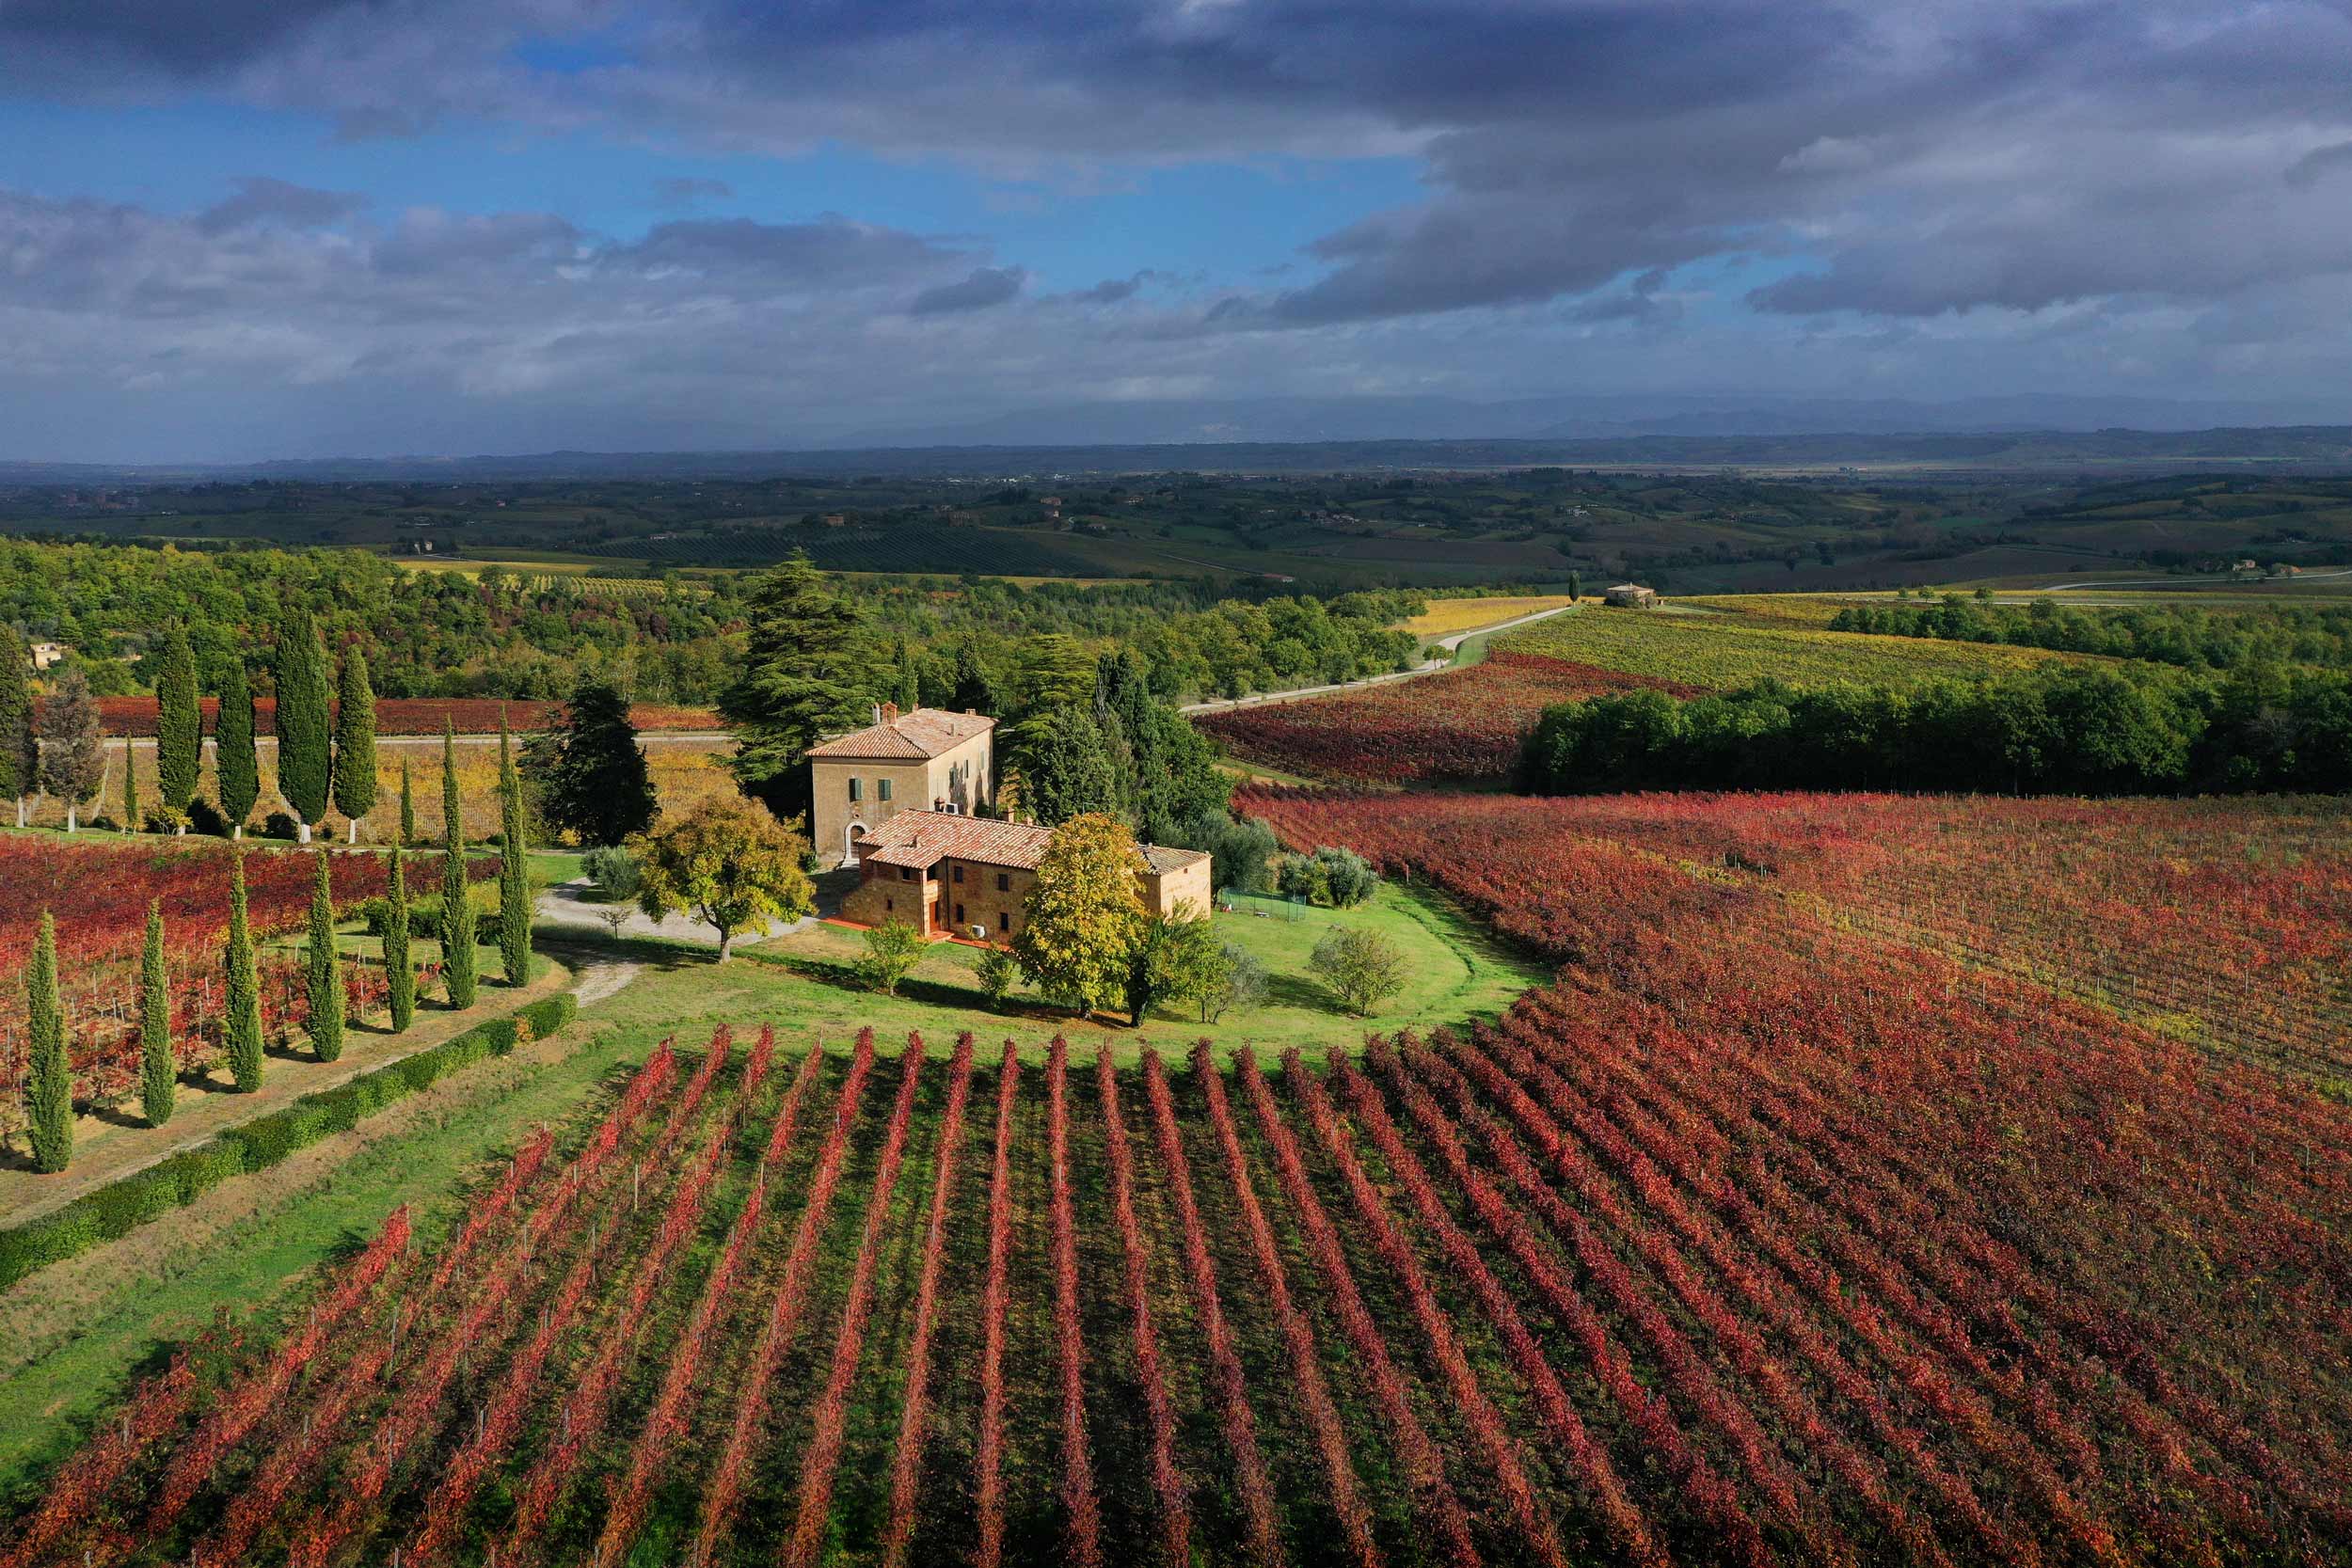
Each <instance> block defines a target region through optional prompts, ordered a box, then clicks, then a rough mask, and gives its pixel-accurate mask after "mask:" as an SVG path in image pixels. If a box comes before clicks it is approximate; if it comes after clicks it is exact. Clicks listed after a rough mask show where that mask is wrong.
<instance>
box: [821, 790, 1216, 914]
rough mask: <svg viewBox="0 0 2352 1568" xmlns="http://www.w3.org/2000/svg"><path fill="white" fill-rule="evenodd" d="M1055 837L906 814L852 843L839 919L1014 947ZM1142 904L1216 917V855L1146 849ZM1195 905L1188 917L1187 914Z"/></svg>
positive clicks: (1011, 826)
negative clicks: (852, 867) (850, 879)
mask: <svg viewBox="0 0 2352 1568" xmlns="http://www.w3.org/2000/svg"><path fill="white" fill-rule="evenodd" d="M1053 842H1054V830H1053V829H1051V828H1033V827H1030V826H1028V825H1027V824H1025V823H1021V822H992V821H989V820H987V819H986V818H983V817H974V816H958V815H956V814H955V813H953V812H936V811H902V812H900V813H898V815H897V816H893V817H891V818H890V819H889V820H888V821H886V822H884V823H882V825H881V826H880V827H878V828H876V829H874V830H873V831H872V832H866V833H861V834H859V835H858V836H857V837H856V838H854V839H853V840H851V844H852V846H853V849H854V853H855V854H856V856H857V865H858V885H857V886H856V887H855V888H853V889H852V890H850V893H849V894H847V895H845V896H844V897H843V898H842V900H841V915H842V918H843V919H845V920H853V921H856V922H857V923H858V924H860V925H863V926H880V925H882V923H883V922H885V921H890V920H901V921H904V922H905V923H906V924H908V925H909V926H912V927H914V928H915V929H916V930H918V931H920V932H922V933H923V934H924V935H925V936H927V937H928V936H962V937H971V938H975V939H977V940H982V941H987V942H1004V941H1007V940H1009V938H1010V937H1011V936H1012V934H1013V933H1014V931H1016V930H1017V929H1018V928H1019V926H1020V922H1021V921H1022V919H1023V918H1024V917H1023V913H1022V903H1023V901H1024V900H1025V899H1026V898H1027V897H1028V895H1029V890H1030V889H1032V888H1034V887H1035V886H1036V885H1037V867H1038V863H1039V861H1041V859H1043V858H1044V855H1045V850H1046V847H1048V846H1049V845H1051V844H1052V843H1053ZM1138 850H1139V853H1138V854H1137V855H1136V896H1137V897H1138V898H1140V899H1141V900H1142V901H1143V907H1144V908H1145V909H1147V910H1149V911H1152V913H1153V914H1156V915H1164V916H1167V917H1168V918H1171V919H1172V918H1175V917H1177V916H1178V914H1179V912H1180V911H1184V913H1186V914H1188V915H1189V916H1190V917H1191V918H1196V919H1198V918H1201V917H1204V916H1206V915H1207V914H1208V912H1209V899H1210V896H1211V890H1210V885H1209V884H1210V878H1209V865H1210V859H1209V855H1208V853H1207V852H1206V851H1205V850H1200V849H1164V848H1162V847H1160V846H1158V845H1156V844H1146V845H1141V846H1138ZM1187 906H1188V908H1187Z"/></svg>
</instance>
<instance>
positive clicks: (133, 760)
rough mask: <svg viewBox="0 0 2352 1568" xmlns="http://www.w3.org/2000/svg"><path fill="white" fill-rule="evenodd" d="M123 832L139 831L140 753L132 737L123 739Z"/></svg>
mask: <svg viewBox="0 0 2352 1568" xmlns="http://www.w3.org/2000/svg"><path fill="white" fill-rule="evenodd" d="M122 831H123V832H126V833H135V832H138V831H139V753H138V751H137V749H136V748H135V747H134V746H133V745H132V744H131V737H130V736H123V737H122Z"/></svg>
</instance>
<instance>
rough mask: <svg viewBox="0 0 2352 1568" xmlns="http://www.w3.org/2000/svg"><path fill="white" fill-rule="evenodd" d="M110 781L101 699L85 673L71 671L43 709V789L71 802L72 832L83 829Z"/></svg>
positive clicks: (68, 811) (67, 823) (67, 813)
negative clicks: (86, 813)
mask: <svg viewBox="0 0 2352 1568" xmlns="http://www.w3.org/2000/svg"><path fill="white" fill-rule="evenodd" d="M105 780H106V751H105V743H104V740H103V737H102V736H101V735H100V733H99V728H98V699H97V698H95V697H93V696H91V695H90V689H89V682H88V681H87V680H86V679H84V678H83V675H82V673H81V672H80V671H79V670H68V671H67V672H66V673H64V674H62V675H60V676H58V677H57V680H56V684H55V685H53V686H51V687H50V689H49V700H48V701H47V702H45V703H43V704H42V705H41V708H40V789H41V793H42V794H44V795H54V796H56V798H57V799H58V800H62V801H64V802H65V831H66V832H74V831H75V830H76V829H77V828H79V827H80V826H81V812H82V807H83V805H84V804H85V803H86V802H87V801H88V800H89V799H90V797H92V796H94V795H96V794H97V793H98V788H99V785H101V784H103V783H105Z"/></svg>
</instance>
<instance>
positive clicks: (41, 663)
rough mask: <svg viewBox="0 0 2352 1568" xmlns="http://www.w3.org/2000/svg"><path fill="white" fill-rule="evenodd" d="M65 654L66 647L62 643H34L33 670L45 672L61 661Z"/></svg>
mask: <svg viewBox="0 0 2352 1568" xmlns="http://www.w3.org/2000/svg"><path fill="white" fill-rule="evenodd" d="M66 653H67V649H66V645H65V644H64V643H62V642H36V643H34V644H33V668H34V669H36V670H46V669H48V668H49V667H50V666H51V665H53V664H56V663H57V662H58V661H60V660H61V659H63V658H64V657H65V656H66Z"/></svg>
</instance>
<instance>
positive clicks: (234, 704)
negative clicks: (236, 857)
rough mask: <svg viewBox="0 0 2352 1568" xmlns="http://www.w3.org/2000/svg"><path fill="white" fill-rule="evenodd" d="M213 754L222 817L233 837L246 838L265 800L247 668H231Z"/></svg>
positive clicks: (215, 726) (215, 728)
mask: <svg viewBox="0 0 2352 1568" xmlns="http://www.w3.org/2000/svg"><path fill="white" fill-rule="evenodd" d="M213 752H214V755H215V758H216V759H217V760H216V761H215V771H216V772H217V773H218V775H219V784H220V814H221V816H225V817H227V818H228V819H229V826H230V830H231V836H233V837H236V838H243V837H244V836H245V819H246V817H248V816H252V815H253V802H254V801H256V800H260V799H261V798H262V764H261V759H260V758H258V757H256V756H255V755H254V754H253V689H252V687H251V686H249V685H248V684H246V678H245V666H244V665H242V664H232V665H230V667H229V684H228V685H226V686H224V687H222V688H221V690H220V717H219V718H218V719H216V720H215V721H213Z"/></svg>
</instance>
